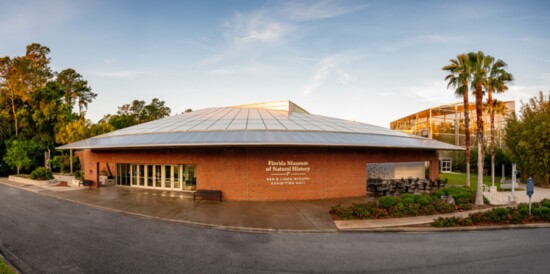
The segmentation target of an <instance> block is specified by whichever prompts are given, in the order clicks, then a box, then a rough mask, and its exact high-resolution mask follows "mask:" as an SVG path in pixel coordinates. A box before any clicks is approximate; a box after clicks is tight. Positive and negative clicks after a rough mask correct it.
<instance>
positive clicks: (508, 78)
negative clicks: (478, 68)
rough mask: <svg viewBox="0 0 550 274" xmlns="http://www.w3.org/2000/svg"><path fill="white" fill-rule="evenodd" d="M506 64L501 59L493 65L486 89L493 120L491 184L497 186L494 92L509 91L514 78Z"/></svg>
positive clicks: (490, 114) (490, 115)
mask: <svg viewBox="0 0 550 274" xmlns="http://www.w3.org/2000/svg"><path fill="white" fill-rule="evenodd" d="M506 67H507V65H506V63H505V62H504V61H502V60H500V59H498V60H496V61H495V62H493V63H492V64H491V68H490V71H489V75H488V79H487V83H486V86H485V89H486V90H487V96H488V98H487V104H488V107H489V117H490V119H491V183H492V185H493V186H494V185H495V111H494V110H493V106H494V102H493V92H496V93H503V92H505V91H507V90H508V84H509V83H511V82H512V81H513V80H514V76H513V75H512V74H511V73H509V72H507V71H506Z"/></svg>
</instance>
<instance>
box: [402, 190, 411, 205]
mask: <svg viewBox="0 0 550 274" xmlns="http://www.w3.org/2000/svg"><path fill="white" fill-rule="evenodd" d="M401 201H402V202H403V204H405V205H408V204H411V203H414V195H413V194H409V193H406V194H403V195H401Z"/></svg>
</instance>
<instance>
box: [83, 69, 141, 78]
mask: <svg viewBox="0 0 550 274" xmlns="http://www.w3.org/2000/svg"><path fill="white" fill-rule="evenodd" d="M149 73H150V72H148V71H139V70H118V71H92V72H88V73H87V74H89V75H95V76H100V77H112V78H132V77H138V76H143V75H146V74H149Z"/></svg>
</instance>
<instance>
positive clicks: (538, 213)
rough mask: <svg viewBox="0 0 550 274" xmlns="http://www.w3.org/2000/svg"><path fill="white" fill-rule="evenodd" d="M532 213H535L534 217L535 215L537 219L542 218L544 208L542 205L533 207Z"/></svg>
mask: <svg viewBox="0 0 550 274" xmlns="http://www.w3.org/2000/svg"><path fill="white" fill-rule="evenodd" d="M531 214H533V217H535V218H537V219H541V218H542V210H541V208H540V207H536V208H532V209H531Z"/></svg>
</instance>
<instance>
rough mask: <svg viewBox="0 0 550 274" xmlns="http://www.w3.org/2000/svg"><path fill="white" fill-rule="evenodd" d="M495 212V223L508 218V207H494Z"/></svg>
mask: <svg viewBox="0 0 550 274" xmlns="http://www.w3.org/2000/svg"><path fill="white" fill-rule="evenodd" d="M493 211H494V212H495V216H494V221H495V222H497V223H502V222H505V221H506V220H507V219H508V213H509V210H508V208H495V209H493Z"/></svg>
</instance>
